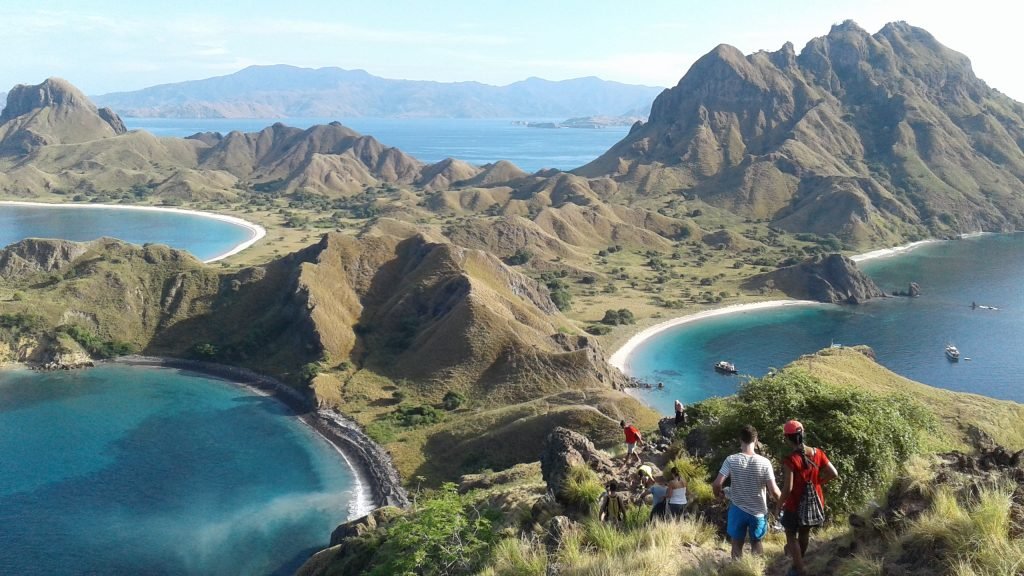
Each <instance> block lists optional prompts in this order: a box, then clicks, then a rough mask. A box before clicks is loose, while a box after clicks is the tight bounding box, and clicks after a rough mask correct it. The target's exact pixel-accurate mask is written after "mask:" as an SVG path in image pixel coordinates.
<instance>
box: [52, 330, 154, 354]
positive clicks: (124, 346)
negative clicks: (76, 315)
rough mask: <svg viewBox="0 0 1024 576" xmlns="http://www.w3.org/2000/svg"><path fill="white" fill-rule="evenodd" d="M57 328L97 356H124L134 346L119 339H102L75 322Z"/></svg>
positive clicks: (133, 348) (130, 351) (132, 350)
mask: <svg viewBox="0 0 1024 576" xmlns="http://www.w3.org/2000/svg"><path fill="white" fill-rule="evenodd" d="M58 330H59V331H61V332H63V333H65V334H67V335H68V336H71V337H72V338H73V339H74V340H75V342H78V343H79V344H81V345H82V348H85V350H86V351H87V352H89V354H91V355H92V356H96V357H99V358H113V357H115V356H124V355H125V354H131V353H132V352H134V351H135V346H133V345H132V344H131V343H129V342H122V341H120V340H103V339H102V338H100V337H99V336H97V335H95V334H93V333H92V332H90V331H89V330H87V329H85V328H83V327H81V326H78V325H77V324H69V325H65V326H60V327H59V328H58Z"/></svg>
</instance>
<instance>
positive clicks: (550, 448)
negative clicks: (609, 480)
mask: <svg viewBox="0 0 1024 576" xmlns="http://www.w3.org/2000/svg"><path fill="white" fill-rule="evenodd" d="M578 465H585V466H589V467H590V468H592V469H594V470H595V471H597V473H598V474H599V475H602V476H603V477H611V476H614V475H615V465H614V464H613V463H612V460H611V458H609V457H608V456H606V455H605V453H604V452H602V451H601V450H598V449H597V448H596V447H595V446H594V443H593V442H591V441H590V440H589V439H588V438H587V437H586V436H583V435H582V434H578V433H576V432H573V431H572V430H569V429H568V428H562V427H561V426H559V427H558V428H555V429H554V430H552V431H551V434H549V435H548V437H547V439H545V440H544V446H543V448H542V449H541V455H540V470H541V476H542V477H543V478H544V481H545V482H547V484H548V489H549V490H550V491H552V492H553V493H554V494H555V497H556V498H557V497H558V495H559V494H561V493H562V492H563V490H564V487H565V481H566V479H568V477H569V469H570V468H572V467H573V466H578Z"/></svg>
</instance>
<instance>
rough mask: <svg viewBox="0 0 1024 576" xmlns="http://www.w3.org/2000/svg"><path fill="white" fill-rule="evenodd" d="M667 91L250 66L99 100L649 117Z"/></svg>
mask: <svg viewBox="0 0 1024 576" xmlns="http://www.w3.org/2000/svg"><path fill="white" fill-rule="evenodd" d="M661 91H662V88H657V87H650V86H636V85H630V84H621V83H619V82H610V81H606V80H601V79H599V78H595V77H587V78H575V79H571V80H562V81H550V80H543V79H541V78H528V79H526V80H522V81H520V82H515V83H512V84H509V85H507V86H492V85H488V84H482V83H479V82H428V81H417V80H392V79H387V78H380V77H378V76H374V75H372V74H370V73H368V72H366V71H364V70H344V69H341V68H317V69H312V68H300V67H296V66H286V65H274V66H250V67H248V68H245V69H244V70H240V71H238V72H235V73H234V74H228V75H226V76H217V77H214V78H207V79H204V80H192V81H187V82H178V83H174V84H162V85H159V86H152V87H149V88H144V89H142V90H136V91H132V92H115V93H110V94H103V95H100V96H96V97H95V98H94V99H95V101H96V102H97V103H98V104H100V105H101V106H108V107H110V108H112V109H114V110H116V111H117V112H118V113H119V114H121V115H124V116H134V117H170V118H284V117H308V118H345V117H358V116H370V117H379V118H392V117H394V118H416V117H440V118H547V117H551V118H568V117H572V116H595V115H612V116H620V115H622V116H644V117H646V116H647V113H648V111H649V110H650V104H651V101H652V100H653V99H654V97H655V96H657V95H658V93H659V92H661Z"/></svg>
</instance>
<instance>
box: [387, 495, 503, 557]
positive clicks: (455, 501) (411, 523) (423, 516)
mask: <svg viewBox="0 0 1024 576" xmlns="http://www.w3.org/2000/svg"><path fill="white" fill-rule="evenodd" d="M493 540H494V534H493V532H492V531H491V522H490V520H488V519H487V518H485V517H483V516H482V515H480V514H479V513H478V512H477V510H476V509H474V508H473V507H472V506H470V505H469V503H468V502H466V501H464V500H463V497H462V496H460V495H459V492H458V488H457V487H456V486H455V484H452V483H448V484H445V485H444V486H443V487H442V488H441V490H439V491H438V492H437V493H436V494H434V495H433V496H431V497H429V498H427V499H425V500H423V501H422V503H421V504H419V505H418V506H417V507H416V510H415V511H414V512H412V513H411V514H407V515H405V516H401V517H399V518H397V519H396V520H395V521H394V522H392V523H391V524H390V525H389V526H388V527H387V537H386V539H385V540H384V542H383V544H381V546H380V548H378V549H377V552H376V555H375V556H374V558H373V560H374V561H373V564H374V565H375V566H374V567H373V569H372V570H370V571H368V573H369V574H371V575H373V576H383V575H391V574H403V575H404V574H415V575H423V576H435V575H436V576H440V575H442V574H466V573H471V572H473V568H475V567H476V565H477V564H478V563H479V562H480V560H481V559H482V557H483V556H484V554H485V553H486V552H487V550H488V545H489V544H490V543H491V542H492V541H493Z"/></svg>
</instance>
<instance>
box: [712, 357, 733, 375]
mask: <svg viewBox="0 0 1024 576" xmlns="http://www.w3.org/2000/svg"><path fill="white" fill-rule="evenodd" d="M715 370H716V371H718V372H722V373H723V374H735V373H736V366H733V363H732V362H726V361H725V360H719V361H718V363H717V364H715Z"/></svg>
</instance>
